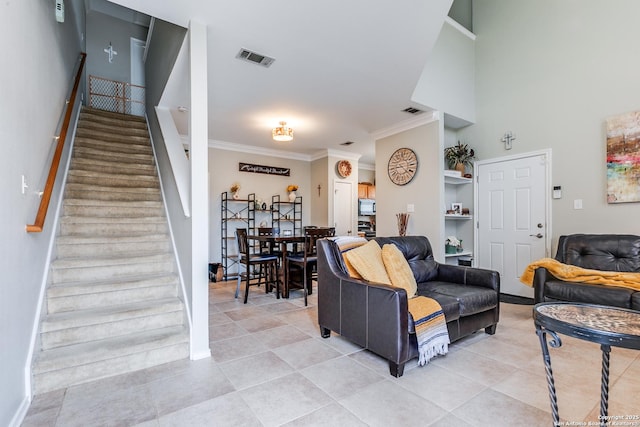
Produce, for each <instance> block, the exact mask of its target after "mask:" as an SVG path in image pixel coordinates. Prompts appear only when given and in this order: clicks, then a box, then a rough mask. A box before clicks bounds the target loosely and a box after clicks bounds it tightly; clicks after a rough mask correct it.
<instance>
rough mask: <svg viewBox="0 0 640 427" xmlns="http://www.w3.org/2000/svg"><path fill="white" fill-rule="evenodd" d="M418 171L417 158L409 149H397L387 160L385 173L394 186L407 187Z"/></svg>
mask: <svg viewBox="0 0 640 427" xmlns="http://www.w3.org/2000/svg"><path fill="white" fill-rule="evenodd" d="M417 170H418V157H417V156H416V153H415V152H414V151H413V150H411V149H410V148H398V149H397V150H396V151H394V152H393V154H392V155H391V157H390V158H389V166H388V169H387V172H388V174H389V179H390V180H391V182H393V183H394V184H396V185H407V184H408V183H410V182H411V180H412V179H413V177H414V176H415V175H416V171H417Z"/></svg>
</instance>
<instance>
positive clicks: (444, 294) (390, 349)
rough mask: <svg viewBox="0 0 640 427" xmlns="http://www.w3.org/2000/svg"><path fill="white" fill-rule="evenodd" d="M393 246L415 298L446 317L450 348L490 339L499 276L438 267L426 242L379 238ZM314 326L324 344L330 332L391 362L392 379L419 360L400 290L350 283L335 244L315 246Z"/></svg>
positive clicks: (495, 319)
mask: <svg viewBox="0 0 640 427" xmlns="http://www.w3.org/2000/svg"><path fill="white" fill-rule="evenodd" d="M375 240H376V241H378V243H379V244H380V246H383V245H384V244H386V243H394V244H395V245H396V246H397V247H398V248H399V249H400V251H402V253H403V254H404V256H405V258H406V259H407V260H408V262H409V266H410V267H411V270H412V271H413V274H414V276H415V278H416V281H417V282H418V294H419V295H423V296H427V297H431V298H434V299H436V300H437V301H438V302H439V303H440V305H441V306H442V309H443V311H444V315H445V319H446V322H447V329H448V331H449V338H450V340H451V342H453V341H456V340H458V339H460V338H462V337H464V336H466V335H469V334H471V333H473V332H475V331H477V330H478V329H483V328H484V330H485V332H486V333H488V334H494V333H495V331H496V325H497V324H498V318H499V314H500V305H499V293H500V276H499V274H498V273H497V272H496V271H491V270H483V269H478V268H471V267H461V266H454V265H446V264H440V263H438V262H436V261H435V260H434V259H433V252H432V250H431V244H430V243H429V240H428V239H427V238H426V237H424V236H406V237H378V238H376V239H375ZM318 323H319V325H320V333H321V335H322V337H323V338H329V336H330V335H331V331H334V332H337V333H339V334H340V335H342V336H344V337H345V338H347V339H349V340H350V341H352V342H354V343H356V344H358V345H360V346H362V347H364V348H367V349H369V350H370V351H372V352H374V353H376V354H378V355H380V356H382V357H384V358H385V359H387V360H388V361H389V370H390V373H391V375H393V376H395V377H400V376H402V374H403V372H404V365H405V363H406V362H407V361H409V360H411V359H413V358H414V357H418V349H417V341H416V334H415V327H414V325H413V320H412V319H411V316H410V314H409V311H408V308H407V293H406V291H405V290H404V289H400V288H395V287H392V286H387V285H382V284H377V283H372V282H366V281H364V280H358V279H353V278H351V277H350V276H349V274H348V273H347V270H346V267H345V265H344V262H343V260H342V254H341V253H340V250H339V248H338V246H337V244H336V243H335V242H333V241H332V240H328V239H323V240H319V241H318Z"/></svg>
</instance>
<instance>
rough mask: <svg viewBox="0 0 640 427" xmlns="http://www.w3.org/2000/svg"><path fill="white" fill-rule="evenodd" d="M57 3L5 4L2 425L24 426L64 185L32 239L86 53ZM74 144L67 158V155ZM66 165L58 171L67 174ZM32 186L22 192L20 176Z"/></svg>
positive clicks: (69, 11)
mask: <svg viewBox="0 0 640 427" xmlns="http://www.w3.org/2000/svg"><path fill="white" fill-rule="evenodd" d="M54 6H55V3H54V2H53V1H46V2H41V1H38V2H36V1H14V2H6V4H3V7H2V11H3V13H4V15H5V19H4V24H3V25H2V30H1V31H2V36H3V37H2V39H3V40H5V41H7V43H5V44H4V52H3V53H4V55H5V58H7V62H6V63H5V64H4V66H3V67H0V77H1V80H2V82H4V83H5V84H4V86H3V95H2V102H1V103H0V117H2V126H0V138H1V140H2V143H1V144H0V170H1V171H2V177H3V179H2V180H0V194H2V207H1V208H0V242H1V243H0V271H2V281H1V283H0V361H1V363H0V425H3V426H6V425H12V423H18V424H19V423H20V422H21V421H22V417H23V416H24V414H25V413H26V410H27V408H28V405H29V399H30V394H31V391H30V390H29V389H28V387H29V380H28V378H29V373H30V365H31V359H30V347H31V339H32V336H33V331H34V329H35V328H37V318H36V317H37V314H38V304H39V301H40V298H41V291H42V289H43V276H44V275H45V272H46V271H47V268H48V264H47V253H48V251H49V246H50V242H51V238H52V236H53V234H55V231H56V230H55V224H54V217H55V211H56V209H57V208H58V206H59V204H58V201H59V198H60V191H61V183H60V182H58V184H57V187H56V191H55V192H54V194H53V197H52V199H51V204H50V206H49V213H48V215H47V221H46V223H45V226H44V231H43V232H42V233H29V234H28V233H27V232H26V231H25V226H26V224H28V223H29V224H31V223H33V221H34V219H35V216H36V212H37V209H38V204H39V202H40V198H39V196H38V191H40V190H42V189H43V188H44V182H45V181H46V176H47V174H48V171H49V165H50V159H51V157H50V156H51V154H52V152H53V146H54V144H55V140H54V138H53V137H52V136H53V135H54V134H55V132H56V128H57V126H58V121H59V119H60V116H61V114H62V111H63V107H64V104H65V99H66V97H67V94H68V92H69V90H70V88H71V85H72V79H73V77H75V76H74V67H75V65H76V64H77V59H78V57H79V54H80V51H81V48H82V47H81V43H80V40H79V37H78V28H84V22H75V21H76V19H77V17H80V18H81V17H82V14H81V13H78V14H76V13H74V11H75V10H76V9H75V8H76V7H82V4H81V3H78V2H67V3H66V18H65V22H64V23H62V24H60V23H57V22H56V20H55V13H54ZM68 150H69V145H68V144H67V150H66V152H65V154H66V155H67V154H68ZM63 169H64V162H63V166H61V169H60V171H59V173H58V178H60V177H61V176H62V172H63ZM22 175H24V176H25V179H26V181H27V184H28V185H29V187H28V188H27V189H26V192H25V194H22V192H21V176H22Z"/></svg>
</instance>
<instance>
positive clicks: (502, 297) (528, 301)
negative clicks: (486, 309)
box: [500, 294, 533, 305]
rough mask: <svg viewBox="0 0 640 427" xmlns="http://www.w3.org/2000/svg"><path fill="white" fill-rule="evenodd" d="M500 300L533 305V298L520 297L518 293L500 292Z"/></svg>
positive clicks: (508, 302)
mask: <svg viewBox="0 0 640 427" xmlns="http://www.w3.org/2000/svg"><path fill="white" fill-rule="evenodd" d="M500 302H504V303H507V304H518V305H533V298H527V297H521V296H519V295H509V294H500Z"/></svg>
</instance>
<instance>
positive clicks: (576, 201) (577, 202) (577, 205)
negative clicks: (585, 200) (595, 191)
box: [573, 199, 582, 209]
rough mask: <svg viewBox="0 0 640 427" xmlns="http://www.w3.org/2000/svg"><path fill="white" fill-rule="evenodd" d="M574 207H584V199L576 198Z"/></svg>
mask: <svg viewBox="0 0 640 427" xmlns="http://www.w3.org/2000/svg"><path fill="white" fill-rule="evenodd" d="M573 209H582V199H575V200H574V201H573Z"/></svg>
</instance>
